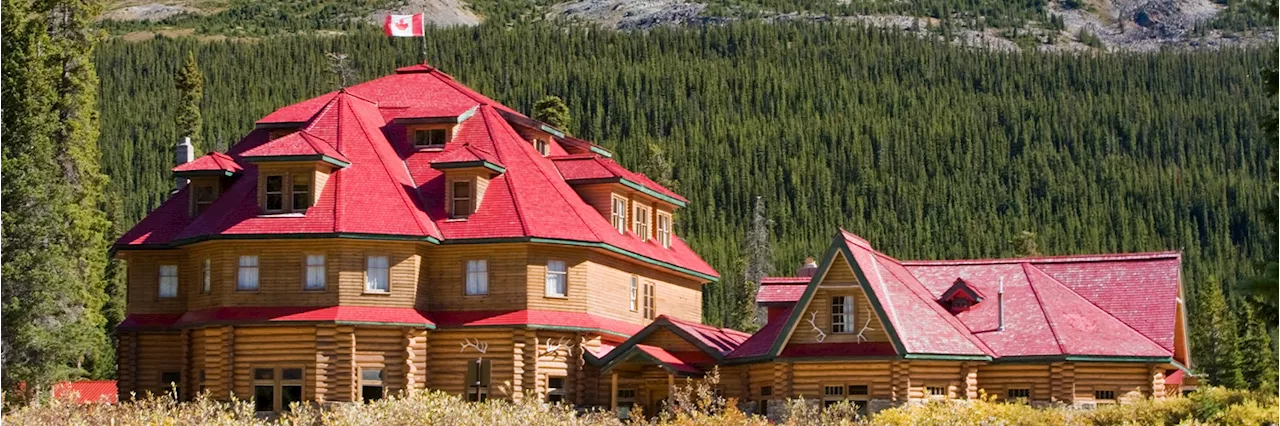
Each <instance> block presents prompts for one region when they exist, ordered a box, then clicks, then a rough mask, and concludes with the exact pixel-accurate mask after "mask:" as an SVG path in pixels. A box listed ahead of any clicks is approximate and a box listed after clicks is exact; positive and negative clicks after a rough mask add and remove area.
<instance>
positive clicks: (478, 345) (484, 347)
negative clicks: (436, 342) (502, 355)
mask: <svg viewBox="0 0 1280 426" xmlns="http://www.w3.org/2000/svg"><path fill="white" fill-rule="evenodd" d="M460 344H461V345H462V350H460V351H458V352H466V351H467V347H468V346H470V347H472V348H475V350H476V352H479V353H485V351H488V350H489V342H486V341H483V340H480V339H476V341H474V342H472V341H471V339H462V343H460Z"/></svg>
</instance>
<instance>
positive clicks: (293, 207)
mask: <svg viewBox="0 0 1280 426" xmlns="http://www.w3.org/2000/svg"><path fill="white" fill-rule="evenodd" d="M288 175H289V211H291V212H295V213H304V214H305V213H306V212H307V209H309V208H311V205H312V204H314V202H315V195H313V194H312V193H311V192H312V191H313V190H314V189H315V185H313V182H315V180H316V179H315V178H316V177H315V173H314V172H313V173H292V172H291V173H288ZM299 176H303V177H305V178H306V179H307V182H306V184H305V185H303V186H305V187H306V190H304V191H302V194H303V195H306V197H307V198H306V204H307V205H306V207H298V203H297V201H298V191H297V189H298V177H299Z"/></svg>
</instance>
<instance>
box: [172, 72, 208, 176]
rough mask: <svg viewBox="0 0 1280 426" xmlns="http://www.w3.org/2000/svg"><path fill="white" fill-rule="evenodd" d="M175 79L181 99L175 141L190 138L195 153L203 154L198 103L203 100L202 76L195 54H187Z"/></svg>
mask: <svg viewBox="0 0 1280 426" xmlns="http://www.w3.org/2000/svg"><path fill="white" fill-rule="evenodd" d="M175 77H176V78H175V79H174V80H175V81H176V82H177V89H178V96H180V97H181V101H180V104H179V105H178V118H177V126H178V135H177V138H175V140H178V139H181V138H183V137H190V138H191V145H192V146H193V147H195V149H196V152H197V153H199V152H203V151H202V147H203V144H202V142H203V140H202V139H203V137H202V133H201V131H202V126H203V124H202V121H201V116H200V102H201V101H202V100H203V99H204V76H203V75H202V74H200V66H199V64H197V63H196V54H195V52H192V51H188V52H187V61H186V63H184V64H183V66H182V68H181V69H179V70H178V74H177V75H176V76H175Z"/></svg>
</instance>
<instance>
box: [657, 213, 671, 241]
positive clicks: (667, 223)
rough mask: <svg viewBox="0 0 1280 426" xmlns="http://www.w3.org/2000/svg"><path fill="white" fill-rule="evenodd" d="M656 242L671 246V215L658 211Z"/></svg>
mask: <svg viewBox="0 0 1280 426" xmlns="http://www.w3.org/2000/svg"><path fill="white" fill-rule="evenodd" d="M658 244H662V247H663V248H671V215H670V214H666V213H663V212H658Z"/></svg>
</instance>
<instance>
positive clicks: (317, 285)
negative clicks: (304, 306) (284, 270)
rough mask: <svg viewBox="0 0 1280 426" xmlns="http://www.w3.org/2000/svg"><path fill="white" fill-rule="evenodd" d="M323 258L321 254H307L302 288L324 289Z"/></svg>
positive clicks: (324, 272)
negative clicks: (305, 280)
mask: <svg viewBox="0 0 1280 426" xmlns="http://www.w3.org/2000/svg"><path fill="white" fill-rule="evenodd" d="M325 269H326V268H325V259H324V255H323V254H308V255H307V282H306V284H305V285H304V286H303V289H304V290H324V287H325V278H326V277H325V275H326V271H325Z"/></svg>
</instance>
